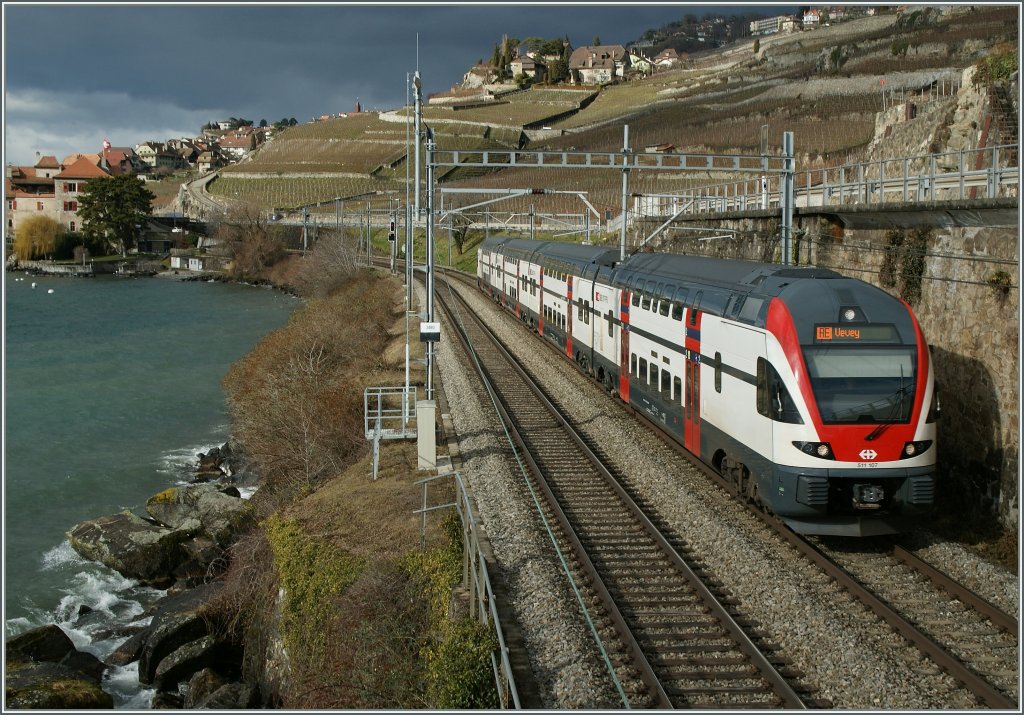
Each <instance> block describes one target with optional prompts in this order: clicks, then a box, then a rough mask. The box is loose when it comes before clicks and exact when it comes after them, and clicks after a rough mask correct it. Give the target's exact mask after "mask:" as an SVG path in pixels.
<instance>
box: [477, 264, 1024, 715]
mask: <svg viewBox="0 0 1024 715" xmlns="http://www.w3.org/2000/svg"><path fill="white" fill-rule="evenodd" d="M462 279H463V280H464V281H465V282H466V283H467V284H472V285H473V286H474V288H475V281H474V280H473V279H471V278H469V277H468V276H465V277H464V278H462ZM542 342H543V343H544V344H545V345H547V346H548V347H549V348H550V349H552V350H554V347H553V346H552V345H551V344H550V342H549V341H546V340H545V341H542ZM556 352H557V351H556ZM558 354H559V356H560V357H561V353H558ZM577 369H579V368H578V366H577ZM619 403H620V404H622V403H621V401H619ZM623 407H625V408H626V409H627V410H628V411H630V412H631V413H632V414H633V415H635V416H636V417H637V418H639V419H640V420H641V421H642V422H643V423H644V424H647V425H648V426H650V427H652V428H654V429H653V431H654V433H655V434H657V435H658V436H659V437H660V438H661V439H662V440H663V441H664V442H665V443H666V444H667V445H668V446H670V447H671V448H673V449H674V450H675V451H676V452H677V453H679V454H680V455H681V456H683V457H684V458H685V459H687V460H688V461H689V462H690V463H691V464H693V465H694V466H695V467H696V468H698V469H699V470H701V471H702V472H703V473H704V474H705V475H707V476H709V477H710V478H712V480H713V481H714V482H716V483H717V484H719V485H720V486H721V487H722V488H723V489H724V490H725V491H726V493H728V494H730V495H733V496H735V490H734V489H733V488H732V485H731V484H730V483H729V482H728V481H727V480H726V479H725V478H723V477H722V476H721V475H720V474H718V473H717V472H716V471H715V470H714V469H712V468H711V467H710V466H708V465H707V464H705V463H704V462H703V461H701V460H700V459H698V458H697V457H695V456H694V455H692V454H691V453H690V452H688V451H687V450H686V449H685V448H684V447H683V446H682V445H680V444H679V443H678V442H676V441H675V440H674V439H673V438H672V437H671V435H669V434H667V433H666V432H665V431H664V430H663V429H662V428H661V426H660V425H659V424H657V423H656V422H653V421H651V420H649V419H647V417H646V415H644V414H643V413H641V412H639V411H638V410H636V409H634V408H633V407H632V406H631V405H625V404H623ZM741 504H743V506H744V507H745V508H747V509H748V510H749V511H750V512H751V513H752V514H754V515H755V516H757V517H758V518H759V519H761V521H762V522H764V523H765V524H766V525H768V526H769V527H770V528H772V529H773V530H774V531H775V532H776V533H777V534H779V535H780V536H781V537H782V538H783V539H785V540H786V541H787V542H788V543H789V544H790V545H792V546H793V547H794V548H796V549H797V551H799V552H800V553H801V554H803V555H804V556H805V557H807V558H808V559H809V560H810V561H812V562H813V563H814V564H815V565H817V566H818V568H820V569H822V570H823V571H824V572H825V573H826V574H828V575H829V576H830V577H832V578H833V579H834V580H835V581H836V582H837V583H839V584H840V585H841V586H843V587H844V588H845V589H846V590H847V591H848V592H849V593H850V594H851V595H853V596H854V597H855V598H857V600H859V601H860V602H861V603H862V604H864V605H865V606H867V607H868V608H869V609H870V610H871V611H873V612H874V613H875V614H876V615H877V616H878V617H879V618H881V619H882V620H883V621H885V622H886V623H887V624H888V625H889V626H890V627H891V628H893V629H894V630H895V631H896V632H897V633H899V634H900V635H902V636H903V637H905V638H906V639H907V640H908V641H909V642H910V643H912V644H913V645H914V646H915V647H917V648H918V649H919V650H920V651H921V652H922V653H924V654H926V655H928V656H929V657H930V658H932V660H933V661H934V662H935V664H936V665H937V666H939V667H940V668H942V669H943V670H945V671H946V672H947V673H948V674H949V675H950V676H951V677H952V678H954V679H955V680H958V681H959V682H961V683H962V684H963V685H964V686H965V687H966V688H967V689H968V690H970V691H971V692H972V693H974V694H975V695H976V696H977V697H979V698H980V699H981V700H982V701H983V702H984V703H985V704H986V705H988V706H990V707H993V708H996V709H1002V710H1018V705H1017V702H1016V701H1015V700H1013V699H1012V698H1010V697H1008V696H1007V695H1005V694H1004V693H1003V692H1001V691H1000V690H998V689H997V688H995V687H994V686H993V685H991V684H990V683H989V682H988V681H987V680H985V679H984V678H983V677H981V676H980V675H978V674H977V673H975V672H974V671H973V670H971V669H970V668H969V667H968V666H967V665H966V664H964V663H963V662H962V661H961V660H960V659H959V658H957V657H956V656H955V655H954V654H952V653H950V652H949V651H948V650H947V649H946V648H945V647H943V646H942V645H941V644H939V643H937V642H936V641H934V640H933V639H932V638H931V637H930V636H928V635H927V634H925V633H923V632H922V631H920V630H919V629H918V628H917V627H915V626H914V625H913V624H912V623H911V622H910V621H908V620H907V619H906V618H904V617H903V616H902V615H901V614H899V613H898V612H897V611H896V610H894V609H893V608H892V607H891V606H889V604H887V603H886V602H885V601H883V600H882V599H880V598H879V597H878V596H876V595H875V594H874V593H872V592H871V591H870V590H869V589H868V588H867V587H865V586H864V585H862V584H861V583H860V582H859V581H857V580H856V579H855V578H854V577H853V576H851V575H850V574H849V573H848V572H847V571H846V570H845V569H843V568H842V567H841V566H839V565H838V564H836V563H835V562H834V561H833V560H832V559H830V558H829V557H828V556H826V555H825V554H823V553H821V551H819V550H818V549H817V548H816V547H815V546H814V545H813V544H811V543H810V542H809V541H807V540H806V539H804V538H803V537H802V536H800V535H799V534H796V533H795V532H793V531H792V530H791V529H789V527H787V526H786V525H785V524H783V523H782V521H781V520H779V519H777V518H775V517H773V516H771V515H768V514H766V513H765V512H763V511H762V510H761V509H759V508H757V507H756V506H755V505H753V504H748V503H745V502H741ZM903 553H905V554H907V559H903V560H904V561H906V562H907V563H908V564H909V561H911V560H915V559H916V560H917V561H919V562H920V563H922V564H925V562H923V561H920V559H917V558H916V557H914V556H913V555H912V554H909V552H906V550H905V549H904V550H903ZM894 555H896V554H894ZM897 558H901V559H902V556H898V555H897ZM925 565H926V566H927V567H928V568H930V569H931V571H933V572H934V574H935V577H936V578H937V579H939V580H940V581H942V582H943V583H945V584H956V582H955V581H953V580H952V579H951V578H949V577H948V576H946V575H945V574H942V573H941V572H939V571H938V570H936V569H934V567H931V566H930V565H928V564H925ZM914 568H916V565H915V566H914ZM922 573H923V574H924V575H925V576H927V577H928V578H932V577H931V575H929V573H928V572H927V571H926V570H922ZM940 587H943V586H940ZM950 588H951V589H957V590H959V591H960V592H961V593H964V594H965V596H966V594H971V593H972V592H971V591H969V589H967V588H966V587H964V586H962V585H961V584H956V585H955V586H952V585H951V586H950ZM950 593H952V594H953V595H956V594H955V593H953V591H950ZM958 597H959V596H958ZM966 597H967V598H970V597H969V596H966ZM978 601H980V602H982V603H985V604H987V602H985V601H984V600H983V599H981V598H980V597H979V596H977V595H974V599H970V600H967V601H965V602H966V603H968V605H970V606H972V607H975V603H976V602H978ZM983 608H985V606H982V608H978V609H976V610H979V612H980V613H982V614H983V615H986V616H988V617H989V618H990V619H991V620H992V621H993V624H994V625H996V626H998V627H1000V628H1004V629H1005V630H1008V631H1010V632H1015V631H1016V630H1017V621H1016V620H1015V619H1012V617H1010V616H1007V615H1006V614H1002V613H1001V612H1000V611H999V609H997V608H996V607H995V606H992V605H991V604H988V608H987V610H982V609H983ZM1003 624H1005V626H1004V625H1003Z"/></svg>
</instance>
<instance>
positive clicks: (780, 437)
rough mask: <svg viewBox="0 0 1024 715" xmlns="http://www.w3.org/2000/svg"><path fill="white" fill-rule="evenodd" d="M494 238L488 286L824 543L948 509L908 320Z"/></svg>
mask: <svg viewBox="0 0 1024 715" xmlns="http://www.w3.org/2000/svg"><path fill="white" fill-rule="evenodd" d="M618 258H619V253H618V250H617V249H613V250H610V249H608V248H599V247H591V246H579V245H575V244H567V243H561V242H548V241H527V240H520V239H514V238H505V237H491V238H488V239H487V240H485V241H484V243H483V244H482V245H481V247H480V248H479V250H478V264H477V265H478V268H477V280H478V285H479V288H480V289H481V290H483V291H484V292H486V293H488V294H489V295H490V296H491V297H492V298H493V299H494V300H496V301H498V302H500V303H501V304H502V305H503V306H505V307H506V308H507V309H508V310H510V311H511V312H513V313H515V314H516V315H517V316H518V317H519V318H520V319H521V320H522V321H523V322H524V323H526V324H527V325H528V326H529V327H530V328H531V329H533V330H534V331H536V333H537V334H538V335H540V336H543V337H544V338H546V339H547V340H550V341H551V342H552V343H554V344H555V345H556V346H557V347H558V348H559V350H560V351H561V352H562V353H563V354H564V355H565V356H566V357H567V358H568V359H571V360H573V361H575V362H576V363H577V364H578V365H579V367H580V368H581V369H582V370H584V371H585V372H587V373H588V374H590V375H591V376H593V377H594V379H596V380H598V381H599V382H601V383H602V384H603V385H604V386H605V387H606V388H608V389H609V390H610V391H612V392H613V393H615V394H617V395H618V396H619V397H620V398H621V399H622V400H623V401H625V402H627V403H629V404H630V405H632V406H633V407H634V408H636V409H637V410H639V411H641V412H644V413H645V414H646V415H647V416H648V417H649V418H650V419H651V420H653V421H654V422H656V423H657V424H658V425H660V427H661V428H662V429H663V430H664V431H665V432H667V433H668V434H670V435H671V436H672V437H673V438H674V439H676V440H678V441H679V442H680V443H682V444H683V446H684V447H685V448H686V449H687V450H688V451H690V452H692V453H693V454H694V455H696V456H698V457H699V458H700V459H701V460H703V461H704V462H705V463H707V464H709V465H711V466H712V467H713V468H715V469H716V470H718V471H719V472H720V473H721V474H723V475H724V476H726V477H727V478H728V479H729V480H730V481H731V483H732V484H733V485H734V488H735V490H736V492H737V494H739V495H741V496H743V497H745V498H749V499H751V500H753V501H756V502H758V503H760V504H761V505H762V506H763V507H765V508H766V509H768V510H769V511H771V512H774V513H775V514H777V515H778V516H779V517H781V518H782V519H783V520H784V521H785V522H786V523H787V524H788V525H789V526H790V527H791V528H793V529H794V530H796V531H798V532H801V533H808V534H836V535H854V536H868V535H874V534H884V533H895V532H898V531H903V530H905V529H907V528H908V527H909V525H910V524H911V523H912V519H913V517H915V516H918V515H920V514H923V513H926V512H927V511H928V510H929V509H930V507H931V505H932V502H933V496H934V473H935V453H936V447H935V419H936V417H937V412H938V410H937V406H938V399H937V395H936V392H935V384H934V378H933V374H932V365H931V359H930V355H929V351H928V346H927V345H926V344H925V340H924V336H923V335H922V333H921V329H920V327H919V325H918V323H917V319H916V318H915V317H914V314H913V312H912V311H911V309H910V307H909V306H908V305H907V304H906V303H904V302H903V301H901V300H899V299H897V298H894V297H892V296H890V295H889V294H887V293H885V292H884V291H882V290H880V289H878V288H876V287H874V286H871V285H869V284H867V283H865V282H863V281H860V280H856V279H853V278H847V277H845V276H842V275H841V274H839V273H836V272H834V271H831V270H827V269H821V268H793V267H787V266H780V265H772V264H764V263H755V262H751V261H733V260H721V259H714V258H704V257H695V256H680V255H673V254H663V253H640V254H636V255H634V256H631V257H629V258H627V259H626V260H624V261H619V260H618Z"/></svg>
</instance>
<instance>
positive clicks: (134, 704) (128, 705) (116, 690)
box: [103, 661, 156, 710]
mask: <svg viewBox="0 0 1024 715" xmlns="http://www.w3.org/2000/svg"><path fill="white" fill-rule="evenodd" d="M103 690H105V691H106V692H108V693H110V695H111V697H113V698H114V707H115V708H118V709H120V710H148V709H149V706H150V703H151V702H152V700H153V694H154V693H155V692H156V690H151V689H149V688H140V687H139V664H138V661H136V662H135V663H129V664H128V665H125V666H114V667H111V668H107V672H106V673H105V674H104V676H103Z"/></svg>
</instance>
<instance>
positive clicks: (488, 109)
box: [423, 89, 596, 127]
mask: <svg viewBox="0 0 1024 715" xmlns="http://www.w3.org/2000/svg"><path fill="white" fill-rule="evenodd" d="M595 92H596V90H564V89H530V90H527V91H523V92H511V93H509V94H507V95H503V96H502V98H501V99H499V100H495V101H494V103H492V104H486V105H482V106H481V105H475V106H472V107H468V108H465V109H458V108H456V107H451V106H427V107H425V108H424V109H423V117H424V118H425V119H426V120H427V121H429V120H431V119H435V120H437V119H440V120H445V121H459V120H462V121H469V122H485V123H488V124H496V125H502V126H506V127H523V126H526V125H529V124H535V123H539V122H543V121H545V120H548V119H552V120H553V119H554V118H555V117H558V116H559V115H561V114H564V113H565V112H568V111H572V110H575V109H579V107H580V105H581V104H585V103H586V102H587V101H589V100H590V99H591V98H592V97H593V96H594V94H595Z"/></svg>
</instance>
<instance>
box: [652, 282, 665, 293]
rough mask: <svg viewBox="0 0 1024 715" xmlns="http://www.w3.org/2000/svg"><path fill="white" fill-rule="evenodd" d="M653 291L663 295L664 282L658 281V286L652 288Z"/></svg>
mask: <svg viewBox="0 0 1024 715" xmlns="http://www.w3.org/2000/svg"><path fill="white" fill-rule="evenodd" d="M654 292H655V293H657V294H658V295H664V294H665V284H664V283H659V284H658V287H657V288H655V289H654Z"/></svg>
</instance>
